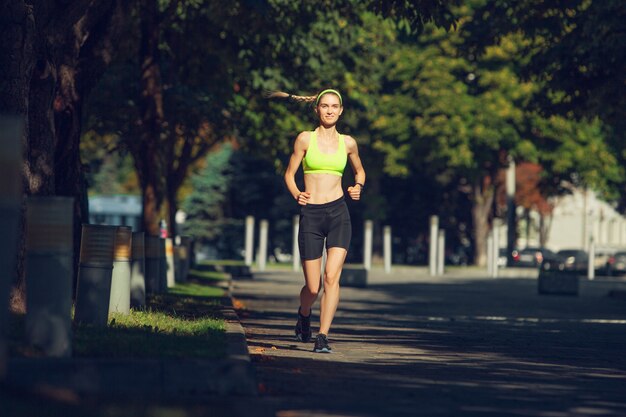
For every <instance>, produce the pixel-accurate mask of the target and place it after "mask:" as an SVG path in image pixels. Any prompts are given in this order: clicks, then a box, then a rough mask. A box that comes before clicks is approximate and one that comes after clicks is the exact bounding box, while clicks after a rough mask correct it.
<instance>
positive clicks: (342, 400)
mask: <svg viewBox="0 0 626 417" xmlns="http://www.w3.org/2000/svg"><path fill="white" fill-rule="evenodd" d="M474 275H475V276H474V277H471V278H467V277H466V278H462V277H460V276H459V275H457V276H454V275H452V276H448V277H445V278H438V279H431V278H428V277H427V276H425V275H424V274H423V273H420V272H419V271H418V272H416V270H413V273H412V274H411V273H410V272H407V271H398V272H397V273H396V274H392V275H391V276H389V275H383V274H382V273H374V274H373V276H372V277H371V278H372V280H371V281H372V282H374V285H371V286H369V287H368V288H364V289H357V288H342V300H341V302H340V306H339V311H338V313H337V316H336V319H335V323H334V325H333V328H332V334H331V335H330V341H331V346H332V347H333V349H334V351H335V352H334V353H333V354H330V355H324V354H315V353H312V352H311V349H312V347H313V345H312V343H309V344H301V343H298V342H295V340H294V338H293V326H294V323H295V312H296V310H297V307H298V300H297V296H296V295H297V294H298V292H299V289H300V286H301V282H302V278H301V276H300V274H294V273H292V272H286V271H281V272H275V271H274V272H266V273H256V274H255V278H254V280H250V281H235V282H234V284H233V295H234V297H235V298H236V300H237V301H239V302H241V303H243V306H244V307H245V308H244V309H243V310H240V311H239V315H240V319H241V321H242V324H243V326H244V329H245V331H246V336H247V340H248V345H249V350H250V354H251V355H252V360H253V362H254V364H255V366H256V373H257V379H258V383H259V389H260V392H261V394H260V397H259V398H258V399H257V400H252V401H250V402H249V403H248V404H249V405H248V406H246V407H245V409H246V410H247V413H248V415H258V416H266V415H267V416H270V415H272V416H273V415H276V416H279V417H287V416H383V415H385V416H387V415H389V416H405V415H406V416H415V415H422V416H454V417H462V416H493V417H504V416H541V417H562V416H620V417H621V416H625V415H626V300H625V299H623V298H621V299H620V298H609V297H607V291H608V288H611V287H615V286H616V285H623V284H616V283H615V282H610V283H606V282H605V283H603V282H601V281H597V282H592V283H589V284H584V285H583V286H582V288H581V294H580V296H578V297H567V296H538V295H537V293H536V280H535V279H534V278H532V277H530V278H529V277H528V276H532V275H529V274H528V273H526V274H525V275H526V276H527V277H525V278H512V277H511V275H516V274H511V273H509V274H508V276H509V277H508V278H502V279H484V278H480V273H475V274H474ZM518 275H519V274H518ZM521 275H523V274H521ZM316 307H317V305H316ZM318 312H319V310H318V309H317V308H315V311H314V314H316V313H318ZM317 324H318V322H317V320H314V325H315V327H314V330H315V329H316V325H317Z"/></svg>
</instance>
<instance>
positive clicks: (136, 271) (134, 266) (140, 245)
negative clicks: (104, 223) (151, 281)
mask: <svg viewBox="0 0 626 417" xmlns="http://www.w3.org/2000/svg"><path fill="white" fill-rule="evenodd" d="M145 248H146V247H145V243H144V232H133V236H132V249H131V261H130V271H131V272H130V306H131V308H142V307H144V306H145V305H146V272H145V271H146V251H145Z"/></svg>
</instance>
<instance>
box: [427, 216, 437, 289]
mask: <svg viewBox="0 0 626 417" xmlns="http://www.w3.org/2000/svg"><path fill="white" fill-rule="evenodd" d="M438 231H439V216H430V242H429V245H428V247H429V250H428V270H429V272H430V276H432V277H434V276H435V275H437V234H438Z"/></svg>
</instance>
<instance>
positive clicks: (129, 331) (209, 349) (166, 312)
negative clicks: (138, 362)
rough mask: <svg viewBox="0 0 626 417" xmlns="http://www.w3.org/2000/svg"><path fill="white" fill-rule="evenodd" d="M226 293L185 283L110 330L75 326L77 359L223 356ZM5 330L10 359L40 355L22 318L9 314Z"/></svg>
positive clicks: (113, 322)
mask: <svg viewBox="0 0 626 417" xmlns="http://www.w3.org/2000/svg"><path fill="white" fill-rule="evenodd" d="M224 296H225V293H224V290H223V289H222V288H218V287H215V286H210V285H206V284H204V285H203V284H201V283H199V282H188V283H184V284H177V285H176V286H175V287H174V288H170V290H169V292H168V293H166V294H159V295H155V296H149V297H148V299H147V302H146V308H145V309H143V310H131V312H130V314H127V315H125V314H113V315H111V316H110V318H109V325H108V326H107V327H105V328H98V327H93V326H86V325H74V328H73V345H72V348H73V355H74V356H76V357H101V358H105V357H132V358H160V357H164V358H171V357H194V358H218V357H222V356H224V355H225V353H226V346H225V344H226V342H225V333H224V332H225V321H224V320H223V318H222V317H221V313H220V311H221V298H222V297H224ZM9 324H10V326H9V352H10V355H11V356H28V357H36V356H41V353H40V352H38V351H36V350H35V349H32V348H30V347H28V346H26V344H25V342H24V340H25V338H24V316H23V315H16V314H14V315H12V316H11V320H10V323H9Z"/></svg>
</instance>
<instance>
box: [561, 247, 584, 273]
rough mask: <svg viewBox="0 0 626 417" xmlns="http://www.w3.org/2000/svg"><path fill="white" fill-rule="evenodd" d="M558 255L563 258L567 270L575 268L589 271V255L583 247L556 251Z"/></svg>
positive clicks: (580, 270)
mask: <svg viewBox="0 0 626 417" xmlns="http://www.w3.org/2000/svg"><path fill="white" fill-rule="evenodd" d="M556 256H558V257H559V258H561V260H562V261H563V265H564V267H565V269H567V270H574V271H579V272H585V271H587V265H588V264H589V255H587V252H585V251H584V250H581V249H563V250H560V251H558V252H557V253H556Z"/></svg>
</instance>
